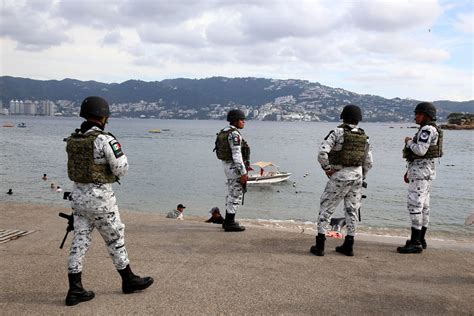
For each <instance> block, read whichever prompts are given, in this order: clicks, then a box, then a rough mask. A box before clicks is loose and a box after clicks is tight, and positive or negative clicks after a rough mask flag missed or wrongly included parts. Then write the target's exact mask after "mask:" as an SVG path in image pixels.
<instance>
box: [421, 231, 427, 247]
mask: <svg viewBox="0 0 474 316" xmlns="http://www.w3.org/2000/svg"><path fill="white" fill-rule="evenodd" d="M427 229H428V227H425V226H422V227H421V235H420V242H421V247H422V248H423V249H426V248H428V245H427V244H426V239H425V234H426V230H427Z"/></svg>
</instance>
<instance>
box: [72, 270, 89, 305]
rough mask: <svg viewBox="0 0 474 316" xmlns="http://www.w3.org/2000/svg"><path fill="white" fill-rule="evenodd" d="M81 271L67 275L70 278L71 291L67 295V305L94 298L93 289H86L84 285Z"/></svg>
mask: <svg viewBox="0 0 474 316" xmlns="http://www.w3.org/2000/svg"><path fill="white" fill-rule="evenodd" d="M81 274H82V273H81V272H79V273H70V274H68V275H67V277H68V279H69V291H68V292H67V296H66V305H67V306H73V305H77V304H79V303H80V302H86V301H90V300H91V299H93V298H94V296H95V294H94V292H92V291H86V290H84V288H83V287H82V282H81Z"/></svg>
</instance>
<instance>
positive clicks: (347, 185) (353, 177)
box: [317, 125, 373, 236]
mask: <svg viewBox="0 0 474 316" xmlns="http://www.w3.org/2000/svg"><path fill="white" fill-rule="evenodd" d="M350 126H351V127H352V128H354V129H355V128H358V127H357V125H350ZM343 143H344V129H343V128H341V127H338V128H335V129H334V130H332V131H331V132H330V133H329V134H328V136H327V137H326V139H325V140H324V141H323V142H322V143H321V146H320V147H319V152H318V162H319V164H320V165H321V167H322V168H323V169H329V168H333V169H335V170H337V172H336V173H334V174H333V175H332V176H331V178H329V181H328V182H327V184H326V187H325V189H324V192H323V193H322V195H321V199H320V209H319V216H318V221H317V228H318V233H319V234H326V232H327V231H328V230H329V223H330V221H331V217H332V215H333V214H334V212H335V210H336V207H337V206H338V205H339V203H340V202H341V201H342V200H344V213H345V218H346V229H347V235H349V236H355V233H356V229H357V223H358V218H357V214H358V211H359V208H360V206H361V197H362V182H363V180H364V179H365V177H366V175H367V173H368V172H369V170H370V169H371V168H372V164H373V159H372V150H371V146H370V144H368V146H367V148H366V155H365V159H364V163H363V165H362V166H354V167H352V166H351V167H343V166H340V165H336V166H331V165H330V164H329V158H328V153H329V152H330V151H331V150H335V151H338V150H341V149H342V145H343Z"/></svg>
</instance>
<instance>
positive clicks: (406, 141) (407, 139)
mask: <svg viewBox="0 0 474 316" xmlns="http://www.w3.org/2000/svg"><path fill="white" fill-rule="evenodd" d="M409 140H411V137H405V145H406V144H407V143H408V141H409Z"/></svg>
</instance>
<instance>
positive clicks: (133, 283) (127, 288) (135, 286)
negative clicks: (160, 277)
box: [117, 265, 153, 294]
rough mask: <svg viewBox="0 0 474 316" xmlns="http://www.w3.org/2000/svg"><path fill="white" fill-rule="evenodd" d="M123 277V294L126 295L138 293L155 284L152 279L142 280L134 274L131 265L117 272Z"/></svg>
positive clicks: (145, 278)
mask: <svg viewBox="0 0 474 316" xmlns="http://www.w3.org/2000/svg"><path fill="white" fill-rule="evenodd" d="M117 271H118V272H119V273H120V276H121V277H122V292H123V293H124V294H130V293H133V292H136V291H140V290H144V289H146V288H147V287H149V286H150V285H152V284H153V278H152V277H144V278H140V277H139V276H138V275H135V274H133V272H132V269H130V265H127V266H126V267H125V269H123V270H117Z"/></svg>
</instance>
